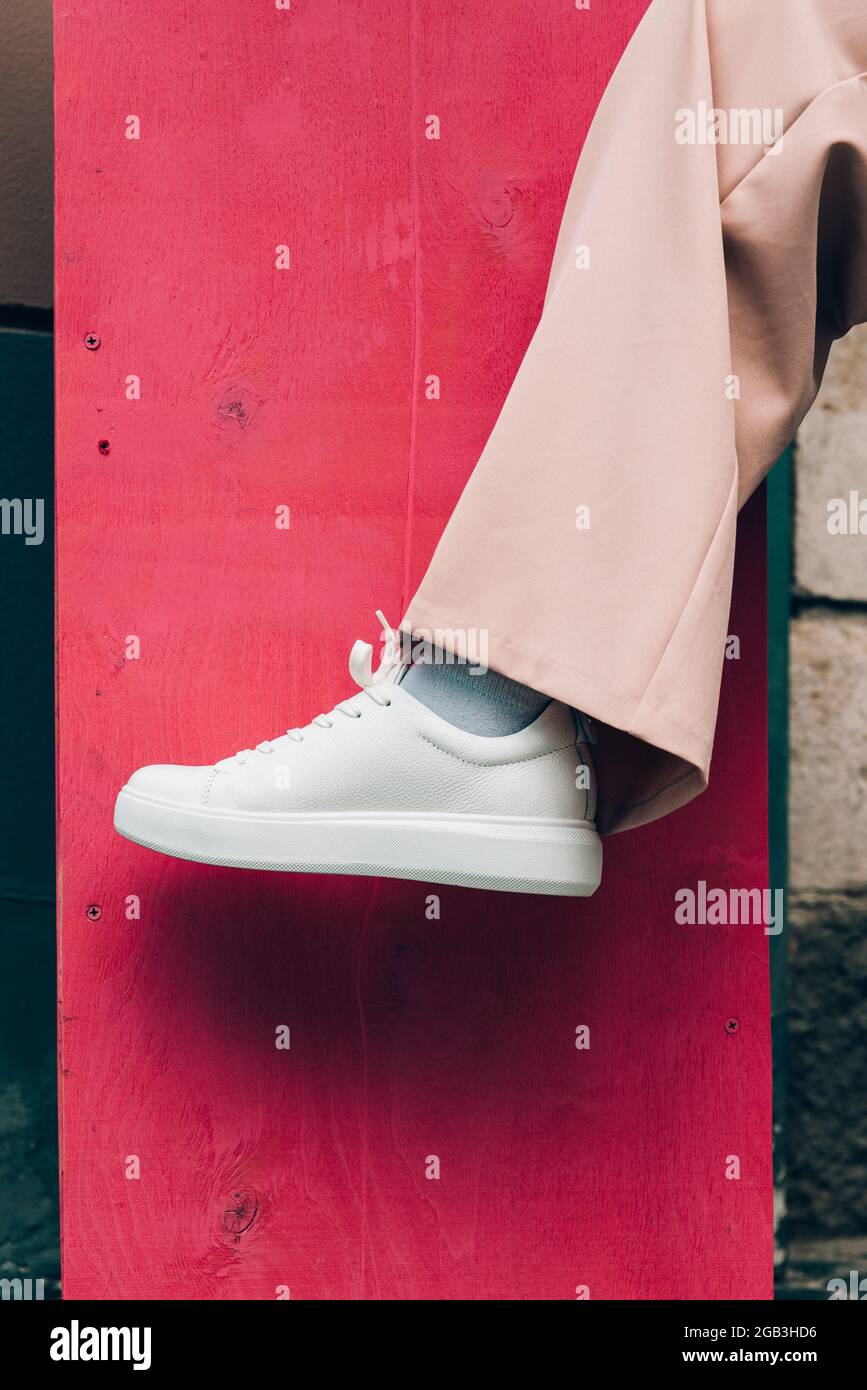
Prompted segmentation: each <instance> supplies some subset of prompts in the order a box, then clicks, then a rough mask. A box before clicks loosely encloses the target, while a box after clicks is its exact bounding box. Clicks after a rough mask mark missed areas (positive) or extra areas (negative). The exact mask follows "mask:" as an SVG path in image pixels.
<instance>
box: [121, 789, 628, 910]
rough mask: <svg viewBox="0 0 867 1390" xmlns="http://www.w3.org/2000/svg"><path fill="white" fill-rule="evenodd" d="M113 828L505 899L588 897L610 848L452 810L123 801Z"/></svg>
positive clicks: (279, 863) (186, 855)
mask: <svg viewBox="0 0 867 1390" xmlns="http://www.w3.org/2000/svg"><path fill="white" fill-rule="evenodd" d="M114 825H115V829H116V830H117V831H118V832H119V833H120V834H121V835H123V836H124V837H125V838H126V839H127V840H132V842H133V843H134V844H137V845H142V846H144V848H146V849H152V850H157V851H158V852H159V853H160V854H168V855H171V856H173V857H174V858H177V859H189V860H192V861H194V862H195V863H199V864H221V865H224V866H226V867H230V868H236V869H269V870H272V871H275V872H282V873H299V874H357V875H364V876H371V877H374V878H400V879H413V880H416V881H418V882H421V883H444V884H456V885H459V886H462V887H465V888H484V889H489V890H492V891H495V892H500V893H545V894H550V895H552V896H557V897H574V898H587V897H590V895H591V894H592V893H595V891H596V889H597V888H598V887H599V882H600V879H601V877H602V842H601V840H600V838H599V835H598V834H597V832H596V827H595V826H594V825H593V823H592V822H590V821H582V820H540V819H534V818H531V817H522V816H474V815H452V814H449V813H445V812H439V813H431V812H427V811H426V812H421V811H418V812H375V811H354V812H350V811H345V812H344V811H318V812H307V811H304V812H287V813H282V814H281V813H278V812H270V811H255V812H252V811H251V812H239V811H227V810H222V809H215V808H208V807H205V806H189V805H182V804H180V803H177V802H171V801H161V800H158V799H157V798H155V797H149V796H144V795H142V794H141V792H137V791H135V790H133V789H132V788H131V787H124V788H123V789H122V790H121V792H120V793H119V795H118V798H117V803H116V805H115V811H114Z"/></svg>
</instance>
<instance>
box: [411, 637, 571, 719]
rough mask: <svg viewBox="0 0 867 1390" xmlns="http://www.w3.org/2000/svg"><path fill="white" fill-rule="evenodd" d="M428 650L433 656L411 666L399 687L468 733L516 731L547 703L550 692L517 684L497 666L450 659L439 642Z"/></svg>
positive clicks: (536, 714)
mask: <svg viewBox="0 0 867 1390" xmlns="http://www.w3.org/2000/svg"><path fill="white" fill-rule="evenodd" d="M431 655H432V656H433V658H434V660H433V661H430V660H427V661H423V662H419V663H417V664H415V665H413V666H410V668H409V670H408V671H407V672H406V674H405V675H404V677H403V679H402V680H401V682H400V684H401V688H402V689H403V690H405V691H406V692H407V694H408V695H412V697H413V698H414V699H416V700H418V702H419V704H422V705H426V706H427V708H428V709H429V710H433V712H434V714H438V715H439V716H440V718H441V719H446V720H447V721H448V722H449V724H454V725H455V727H456V728H458V729H463V730H464V731H465V732H466V733H468V734H483V735H485V736H486V737H491V736H496V735H504V734H516V733H517V732H518V730H519V729H525V728H526V727H527V725H528V724H532V723H533V720H534V719H538V717H539V715H540V714H541V713H542V710H543V709H544V708H545V706H546V705H548V704H550V696H548V695H540V694H539V692H538V690H531V689H530V687H529V686H527V685H519V684H518V682H517V681H513V680H509V678H508V676H501V675H500V674H499V673H498V672H497V671H490V670H485V669H484V668H483V667H481V666H474V665H473V664H472V663H470V662H466V661H463V662H458V661H457V660H456V659H455V658H452V659H451V660H448V656H449V654H448V653H446V652H444V651H442V650H441V648H439V647H433V648H432V649H431Z"/></svg>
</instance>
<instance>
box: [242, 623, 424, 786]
mask: <svg viewBox="0 0 867 1390" xmlns="http://www.w3.org/2000/svg"><path fill="white" fill-rule="evenodd" d="M376 616H377V618H378V619H379V621H380V622H381V623H382V632H383V636H384V638H385V645H384V647H383V652H382V660H381V661H380V663H379V665H378V666H377V668H376V670H375V671H374V669H373V647H372V646H371V644H370V643H369V642H354V643H353V646H352V651H351V652H350V653H349V674H350V676H351V677H352V679H353V680H354V681H355V684H356V685H357V686H359V687H360V688H361V690H362V691H363V692H364V694H365V695H366V696H367V697H368V699H369V700H372V701H373V703H374V704H375V705H380V706H388V705H390V704H391V699H390V697H389V696H388V695H385V694H384V693H383V691H381V690H378V689H377V687H378V686H380V685H384V684H385V683H386V682H387V681H388V682H390V679H391V676H392V674H393V672H394V669H395V667H396V666H399V665H400V645H399V643H398V639H397V633H396V632H394V631H393V630H392V628H391V627H390V626H389V623H388V621H387V619H386V618H385V617H384V616H383V614H382V613H381V612H380V611H379V609H377V610H376ZM351 698H352V699H356V698H357V697H356V696H352V697H351ZM335 714H343V715H345V716H346V718H347V719H360V718H361V710H358V709H352V708H351V707H350V705H349V701H348V700H341V701H340V702H339V703H338V704H336V705H335V706H334V709H333V710H331V711H330V712H329V713H328V714H317V715H316V718H315V719H311V721H310V723H309V724H305V725H304V728H302V729H287V730H286V734H285V737H286V738H291V739H292V741H293V743H303V742H304V729H309V728H311V727H312V725H314V724H315V725H317V727H318V728H320V729H332V728H333V727H334V715H335ZM274 751H275V749H274V744H273V742H272V741H271V740H270V739H264V740H263V742H262V743H257V744H256V747H255V749H253V748H242V749H241V750H240V751H239V752H237V753H236V754H235V760H236V762H239V763H240V764H241V765H242V766H243V765H244V763H245V762H246V761H247V759H248V758H249V756H250V754H251V753H253V752H256V753H266V754H267V753H273V752H274Z"/></svg>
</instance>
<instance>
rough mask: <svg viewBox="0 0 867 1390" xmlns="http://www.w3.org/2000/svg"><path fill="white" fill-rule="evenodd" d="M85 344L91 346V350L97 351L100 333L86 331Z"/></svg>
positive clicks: (87, 346)
mask: <svg viewBox="0 0 867 1390" xmlns="http://www.w3.org/2000/svg"><path fill="white" fill-rule="evenodd" d="M84 346H85V347H86V348H89V349H90V351H91V352H96V349H97V348H98V347H99V334H98V333H85V335H84Z"/></svg>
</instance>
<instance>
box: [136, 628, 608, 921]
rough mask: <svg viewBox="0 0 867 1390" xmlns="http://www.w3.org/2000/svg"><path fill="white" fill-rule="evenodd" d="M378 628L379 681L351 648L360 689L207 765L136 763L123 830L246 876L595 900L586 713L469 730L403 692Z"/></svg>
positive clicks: (565, 711)
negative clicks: (354, 878)
mask: <svg viewBox="0 0 867 1390" xmlns="http://www.w3.org/2000/svg"><path fill="white" fill-rule="evenodd" d="M378 616H380V617H381V615H378ZM383 626H384V627H385V629H386V632H387V634H388V640H387V643H386V650H385V655H384V657H383V660H382V663H381V665H380V667H379V669H378V670H377V671H376V672H373V670H372V668H371V658H372V654H373V653H372V648H371V647H370V646H369V645H368V644H367V643H365V642H356V643H355V646H354V647H353V648H352V652H351V655H350V658H349V670H350V674H351V675H352V677H353V679H354V680H355V682H356V684H357V685H359V686H360V687H361V692H360V693H359V694H357V695H354V696H353V697H352V698H351V699H348V700H344V701H342V702H341V703H340V704H338V705H336V706H335V708H334V709H333V710H332V711H331V713H330V714H327V715H324V714H320V715H318V716H317V717H316V718H315V719H314V720H313V722H312V723H311V724H308V725H307V727H306V728H304V729H290V730H289V731H288V732H287V733H286V734H284V735H283V736H282V737H281V738H277V739H275V740H274V741H273V742H265V743H260V744H259V745H258V747H257V748H256V749H255V750H252V749H249V748H246V749H243V750H242V751H241V752H240V753H237V754H236V755H235V756H234V757H230V758H224V759H223V761H222V762H219V763H217V764H216V765H215V766H213V767H172V766H152V767H143V768H140V769H139V771H138V772H134V773H133V775H132V777H131V778H130V779H129V781H128V782H127V784H126V786H125V787H124V788H123V789H122V791H121V792H120V794H119V796H118V798H117V805H116V807H115V812H114V824H115V828H116V829H117V830H118V831H119V832H120V834H121V835H125V836H126V838H127V839H128V840H133V841H134V842H135V843H136V844H139V845H144V846H145V847H146V848H148V849H155V850H159V851H160V853H162V854H171V855H175V856H176V857H177V858H180V859H192V860H196V861H198V862H199V863H205V864H225V865H231V866H234V867H236V868H242V869H280V870H283V871H291V872H295V873H308V874H313V873H321V874H370V875H373V876H376V877H385V878H407V879H418V880H420V881H422V882H424V883H452V884H461V885H463V886H465V887H468V888H493V889H499V890H501V891H503V892H511V893H552V894H564V895H568V896H573V897H588V896H589V895H590V894H591V893H593V892H595V890H596V889H597V887H598V886H599V881H600V878H601V873H602V845H601V842H600V839H599V836H598V835H597V833H596V827H595V825H594V822H593V817H594V815H595V801H596V793H595V775H594V772H593V764H592V760H591V757H590V751H589V748H588V747H587V739H588V737H589V735H588V734H587V731H586V729H585V728H584V725H583V722H582V720H581V719H580V717H579V716H576V715H575V714H574V713H573V711H572V710H570V709H569V708H568V707H567V706H566V705H561V704H559V703H558V702H557V701H552V702H551V704H549V705H548V706H546V708H545V709H544V710H543V712H542V713H541V714H540V715H539V718H538V719H537V720H535V722H534V723H532V724H530V725H529V726H528V727H527V728H525V729H522V730H520V732H518V733H516V734H507V735H505V736H503V737H493V738H486V737H482V736H480V735H478V734H468V733H465V732H464V731H463V730H462V729H457V728H455V726H454V725H453V724H449V723H447V722H446V721H445V720H444V719H441V718H440V717H439V716H438V715H436V714H434V713H433V712H432V711H431V710H429V709H427V708H426V707H425V706H424V705H422V704H420V703H419V702H418V700H416V699H414V698H413V696H411V695H408V694H407V693H406V692H405V691H403V690H402V689H401V687H400V685H398V684H396V683H395V682H396V680H397V679H398V678H399V676H400V673H401V672H402V670H403V667H402V666H401V665H400V661H399V659H398V655H397V642H396V639H395V635H394V633H392V632H391V629H389V628H388V625H387V624H386V623H385V620H384V619H383Z"/></svg>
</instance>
